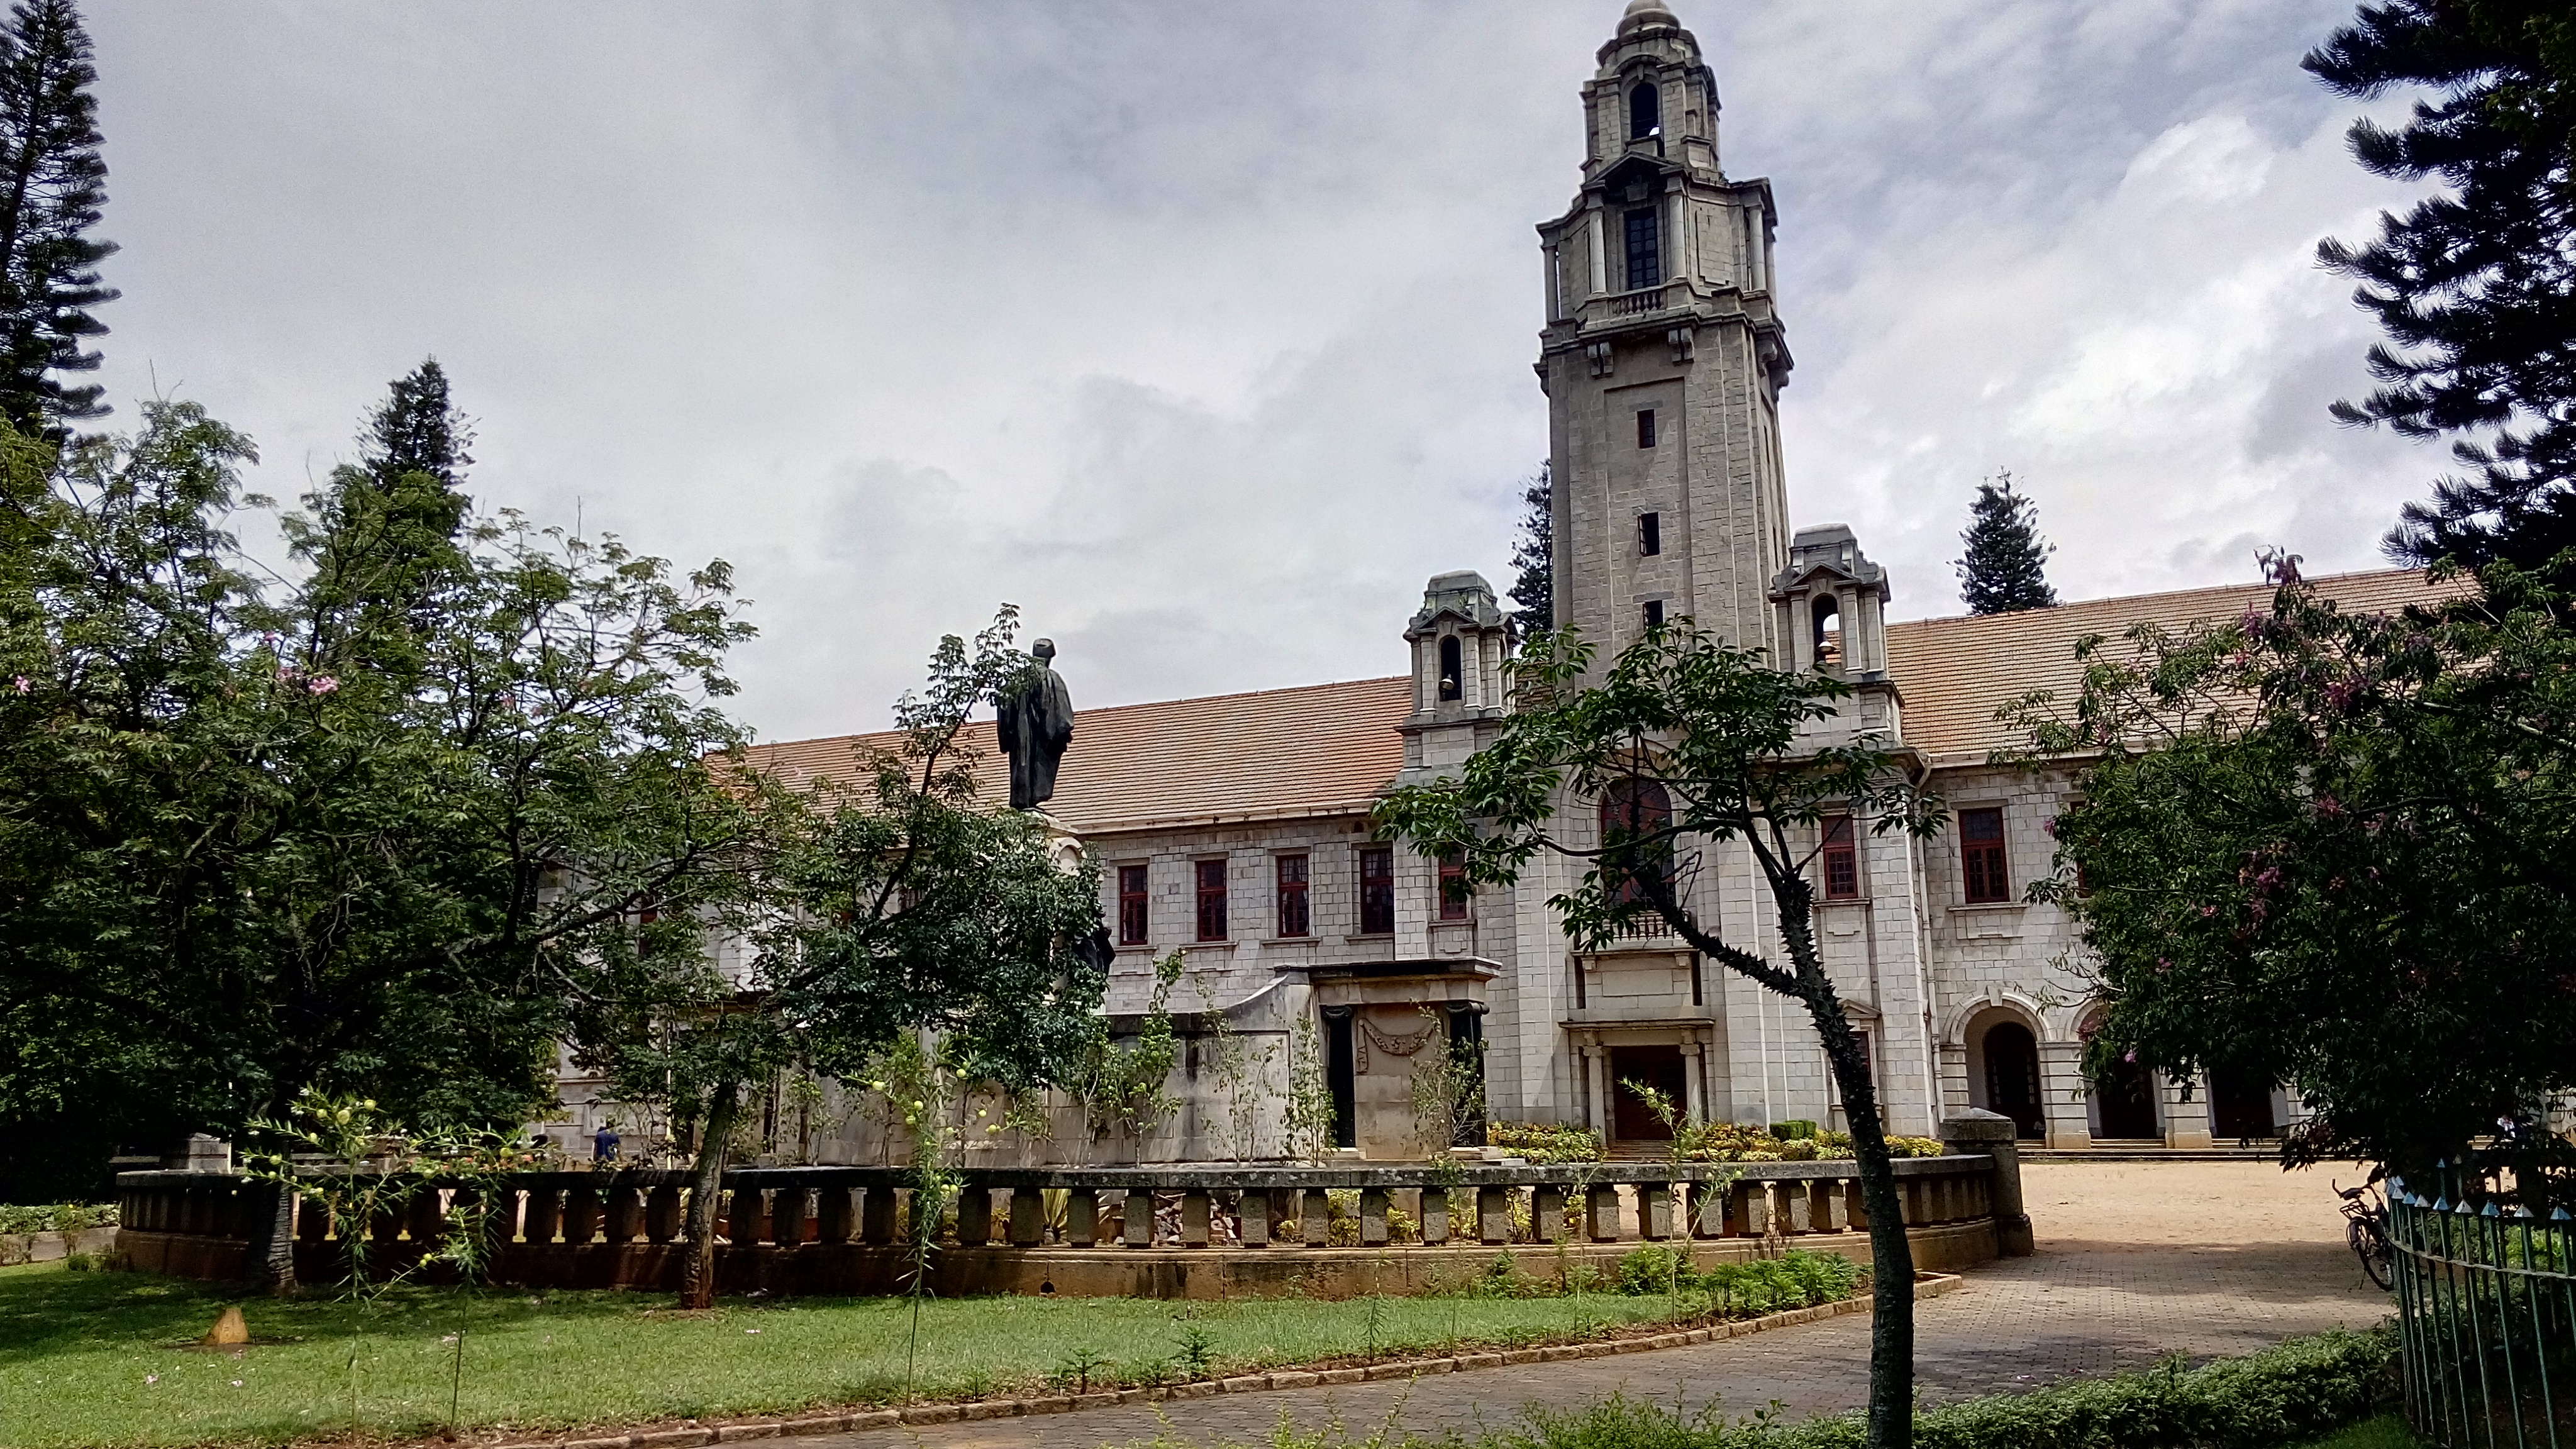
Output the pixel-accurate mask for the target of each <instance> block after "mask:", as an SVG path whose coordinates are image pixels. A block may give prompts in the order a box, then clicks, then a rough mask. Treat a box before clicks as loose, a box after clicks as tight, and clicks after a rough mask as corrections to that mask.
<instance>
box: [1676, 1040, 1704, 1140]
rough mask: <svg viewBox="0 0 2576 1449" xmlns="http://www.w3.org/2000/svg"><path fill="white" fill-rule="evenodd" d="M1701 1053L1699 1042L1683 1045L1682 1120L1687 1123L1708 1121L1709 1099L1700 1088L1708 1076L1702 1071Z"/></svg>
mask: <svg viewBox="0 0 2576 1449" xmlns="http://www.w3.org/2000/svg"><path fill="white" fill-rule="evenodd" d="M1700 1053H1701V1047H1700V1044H1699V1043H1698V1042H1695V1041H1692V1042H1684V1043H1682V1120H1684V1121H1686V1122H1705V1121H1707V1120H1708V1098H1707V1095H1706V1094H1705V1092H1704V1091H1703V1090H1702V1089H1701V1086H1700V1081H1701V1079H1702V1078H1703V1077H1704V1076H1705V1075H1706V1073H1705V1072H1703V1071H1702V1070H1701V1067H1702V1065H1703V1063H1702V1059H1701V1055H1700Z"/></svg>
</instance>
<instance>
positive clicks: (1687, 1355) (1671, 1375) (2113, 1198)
mask: <svg viewBox="0 0 2576 1449" xmlns="http://www.w3.org/2000/svg"><path fill="white" fill-rule="evenodd" d="M2023 1181H2024V1191H2025V1196H2026V1197H2027V1199H2028V1203H2029V1207H2030V1215H2031V1218H2032V1221H2033V1224H2034V1226H2035V1228H2036V1229H2037V1232H2038V1236H2039V1251H2038V1252H2036V1253H2034V1254H2033V1255H2032V1256H2030V1257H2027V1258H2017V1259H2008V1260H2005V1261H2004V1262H2001V1263H1997V1264H1993V1265H1990V1266H1988V1267H1984V1268H1980V1269H1977V1270H1975V1271H1974V1272H1972V1273H1970V1274H1969V1275H1968V1285H1967V1287H1965V1288H1964V1289H1961V1290H1960V1291H1958V1292H1954V1293H1951V1294H1948V1295H1945V1296H1943V1297H1940V1298H1935V1299H1931V1300H1928V1301H1926V1302H1924V1303H1922V1304H1920V1305H1918V1306H1917V1308H1916V1311H1915V1333H1916V1356H1915V1364H1916V1372H1917V1375H1918V1377H1919V1379H1920V1382H1921V1385H1922V1391H1923V1395H1924V1397H1925V1399H1926V1400H1928V1401H1932V1402H1939V1401H1943V1400H1948V1399H1957V1398H1965V1397H1970V1396H1973V1395H1977V1394H1985V1393H1994V1392H1998V1391H2006V1390H2012V1389H2027V1388H2033V1387H2036V1386H2038V1385H2040V1384H2044V1383H2048V1382H2051V1381H2053V1380H2057V1379H2065V1378H2076V1377H2084V1376H2089V1375H2095V1374H2103V1373H2110V1372H2114V1371H2116V1370H2120V1369H2129V1368H2140V1367H2145V1366H2147V1365H2150V1364H2153V1363H2154V1362H2155V1361H2156V1360H2157V1359H2159V1358H2161V1357H2162V1356H2164V1355H2166V1354H2169V1353H2181V1354H2185V1355H2188V1356H2190V1357H2192V1358H2195V1359H2199V1358H2210V1357H2215V1356H2218V1355H2222V1354H2232V1353H2243V1352H2245V1351H2247V1350H2250V1349H2255V1348H2260V1347H2262V1346H2263V1345H2265V1344H2267V1343H2271V1342H2273V1341H2275V1340H2278V1339H2282V1338H2287V1337H2291V1336H2293V1335H2296V1334H2302V1333H2313V1332H2316V1331H2317V1330H2320V1329H2325V1328H2334V1327H2362V1326H2366V1325H2368V1324H2371V1323H2374V1322H2377V1321H2378V1320H2379V1319H2380V1318H2381V1317H2382V1316H2383V1315H2384V1314H2385V1313H2386V1312H2387V1301H2388V1300H2387V1298H2386V1297H2385V1295H2383V1294H2381V1293H2379V1292H2378V1291H2377V1290H2375V1289H2373V1288H2372V1287H2371V1286H2370V1284H2369V1282H2368V1281H2367V1280H2365V1279H2364V1278H2363V1277H2362V1276H2361V1269H2360V1267H2359V1265H2358V1264H2356V1263H2355V1262H2354V1260H2353V1257H2352V1255H2351V1253H2349V1252H2348V1251H2346V1250H2345V1248H2344V1246H2343V1231H2342V1230H2343V1220H2342V1219H2341V1218H2340V1217H2339V1216H2338V1215H2337V1214H2336V1211H2335V1201H2334V1196H2333V1194H2332V1192H2330V1191H2329V1190H2328V1188H2327V1184H2326V1180H2325V1177H2324V1176H2322V1175H2320V1174H2319V1173H2315V1172H2305V1173H2296V1174H2284V1173H2282V1172H2281V1171H2280V1169H2278V1168H2276V1167H2271V1166H2267V1165H2263V1164H2259V1163H2244V1162H2187V1163H2182V1162H2178V1163H2035V1164H2032V1165H2030V1166H2028V1167H2026V1168H2025V1169H2024V1179H2023ZM1868 1364H1869V1318H1868V1316H1867V1315H1865V1314H1854V1315H1851V1316H1849V1317H1843V1318H1836V1319H1831V1320H1828V1321H1826V1322H1822V1323H1815V1324H1807V1325H1802V1326H1799V1327H1795V1328H1785V1329H1776V1330H1773V1331H1771V1332H1768V1333H1762V1334H1756V1335H1753V1336H1750V1337H1746V1338H1740V1339H1724V1340H1720V1341H1718V1342H1715V1343H1710V1344H1702V1345H1698V1346H1695V1347H1690V1348H1675V1349H1665V1350H1661V1351H1658V1352H1653V1353H1640V1354H1624V1355H1618V1356H1614V1357H1607V1358H1593V1359H1576V1360H1570V1361H1567V1362H1563V1363H1553V1364H1547V1365H1544V1366H1540V1365H1526V1366H1522V1367H1517V1368H1503V1369H1480V1370H1475V1371H1471V1372H1467V1373H1455V1374H1444V1375H1441V1376H1439V1377H1436V1378H1427V1379H1422V1380H1420V1381H1418V1382H1414V1383H1410V1384H1405V1383H1370V1384H1348V1385H1341V1386H1336V1387H1332V1388H1313V1389H1285V1390H1281V1391H1279V1392H1276V1393H1260V1394H1225V1395H1221V1396H1218V1397H1215V1398H1207V1399H1192V1400H1185V1401H1178V1402H1171V1403H1165V1404H1135V1405H1122V1406H1119V1407H1115V1408H1106V1409H1091V1410H1085V1411H1082V1412H1078V1413H1071V1414H1048V1415H1040V1416H1036V1417H1030V1418H1019V1419H993V1420H985V1421H982V1422H978V1423H961V1424H943V1425H935V1426H927V1427H913V1428H903V1429H886V1430H877V1431H874V1432H870V1433H864V1434H835V1435H825V1436H818V1437H813V1438H802V1439H781V1440H776V1441H773V1442H775V1443H776V1444H778V1445H780V1446H782V1449H785V1446H795V1449H896V1446H912V1445H920V1446H924V1449H1097V1446H1100V1445H1104V1444H1128V1443H1134V1442H1137V1441H1141V1440H1147V1439H1152V1438H1155V1437H1157V1436H1160V1435H1170V1436H1173V1437H1178V1438H1185V1439H1189V1440H1192V1441H1196V1442H1199V1443H1203V1444H1206V1443H1216V1442H1220V1441H1228V1442H1232V1443H1236V1444H1262V1443H1267V1442H1269V1440H1270V1437H1271V1433H1272V1430H1273V1429H1274V1428H1275V1427H1276V1426H1277V1424H1278V1421H1279V1416H1280V1414H1281V1413H1282V1412H1285V1413H1287V1414H1289V1415H1291V1416H1293V1417H1294V1418H1296V1419H1297V1420H1298V1421H1299V1422H1300V1423H1304V1424H1309V1425H1313V1424H1322V1423H1326V1422H1331V1421H1336V1420H1338V1421H1339V1422H1341V1423H1342V1424H1344V1425H1347V1426H1349V1427H1351V1428H1352V1429H1354V1430H1358V1431H1361V1432H1365V1431H1366V1430H1368V1429H1370V1428H1373V1427H1374V1426H1375V1425H1376V1424H1378V1423H1379V1422H1380V1421H1382V1420H1385V1419H1388V1418H1390V1417H1394V1418H1396V1419H1398V1420H1399V1421H1400V1422H1401V1423H1402V1424H1403V1425H1405V1426H1406V1427H1408V1428H1411V1429H1414V1430H1418V1431H1422V1432H1425V1433H1437V1432H1438V1431H1440V1430H1443V1429H1447V1428H1453V1427H1454V1428H1461V1429H1466V1428H1472V1427H1474V1426H1475V1425H1476V1424H1478V1423H1488V1424H1498V1423H1502V1422H1506V1421H1508V1420H1510V1419H1511V1418H1512V1417H1514V1414H1515V1411H1516V1410H1517V1409H1518V1408H1519V1407H1520V1406H1521V1405H1523V1404H1527V1403H1533V1402H1537V1403H1546V1404H1551V1405H1579V1404H1584V1403H1589V1402H1591V1401H1593V1400H1596V1399H1601V1398H1606V1397H1608V1396H1609V1395H1611V1394H1613V1393H1618V1392H1625V1393H1628V1394H1631V1395H1634V1396H1638V1397H1643V1398H1650V1399H1653V1400H1655V1401H1657V1402H1660V1403H1676V1402H1678V1403H1679V1404H1681V1405H1682V1406H1683V1407H1685V1408H1688V1409H1697V1408H1700V1407H1701V1406H1703V1405H1706V1404H1708V1403H1710V1402H1712V1401H1716V1402H1718V1403H1720V1404H1722V1405H1723V1406H1724V1407H1725V1409H1726V1411H1727V1412H1728V1413H1731V1414H1736V1413H1750V1412H1752V1411H1753V1410H1755V1409H1758V1408H1761V1407H1762V1406H1763V1405H1765V1404H1767V1403H1772V1402H1777V1403H1779V1404H1780V1405H1782V1406H1783V1407H1784V1408H1785V1409H1786V1410H1788V1411H1789V1412H1790V1413H1792V1414H1793V1415H1798V1416H1803V1415H1805V1414H1810V1413H1820V1412H1828V1411H1833V1410H1840V1409H1851V1408H1857V1407H1859V1406H1860V1405H1861V1404H1862V1403H1863V1402H1865V1401H1866V1399H1867V1397H1868V1378H1869V1372H1868Z"/></svg>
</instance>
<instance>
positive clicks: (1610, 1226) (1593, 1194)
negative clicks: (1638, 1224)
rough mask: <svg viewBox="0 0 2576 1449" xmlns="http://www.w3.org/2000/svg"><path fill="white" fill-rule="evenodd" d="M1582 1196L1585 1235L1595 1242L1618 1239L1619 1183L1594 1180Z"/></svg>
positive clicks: (1609, 1241)
mask: <svg viewBox="0 0 2576 1449" xmlns="http://www.w3.org/2000/svg"><path fill="white" fill-rule="evenodd" d="M1583 1196H1584V1214H1583V1216H1584V1231H1585V1233H1586V1235H1588V1236H1589V1237H1590V1238H1591V1239H1592V1241H1594V1242H1596V1243H1615V1242H1617V1241H1619V1185H1618V1184H1617V1183H1612V1182H1596V1183H1594V1184H1592V1186H1591V1187H1590V1188H1588V1189H1586V1190H1585V1192H1584V1195H1583Z"/></svg>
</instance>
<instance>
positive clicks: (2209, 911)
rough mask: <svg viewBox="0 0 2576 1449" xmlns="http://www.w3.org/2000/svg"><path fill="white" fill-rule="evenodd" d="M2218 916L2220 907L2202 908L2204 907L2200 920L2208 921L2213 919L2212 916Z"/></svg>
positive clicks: (2201, 910)
mask: <svg viewBox="0 0 2576 1449" xmlns="http://www.w3.org/2000/svg"><path fill="white" fill-rule="evenodd" d="M2217 914H2218V907H2216V906H2202V907H2201V908H2200V918H2201V919H2202V920H2204V921H2206V920H2208V919H2209V918H2210V917H2212V916H2214V915H2217Z"/></svg>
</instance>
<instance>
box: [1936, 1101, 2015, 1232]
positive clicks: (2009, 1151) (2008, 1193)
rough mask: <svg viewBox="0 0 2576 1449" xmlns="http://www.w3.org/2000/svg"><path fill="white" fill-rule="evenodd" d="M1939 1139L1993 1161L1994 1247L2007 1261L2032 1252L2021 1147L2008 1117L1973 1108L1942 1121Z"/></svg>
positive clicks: (1955, 1147)
mask: <svg viewBox="0 0 2576 1449" xmlns="http://www.w3.org/2000/svg"><path fill="white" fill-rule="evenodd" d="M1941 1140H1942V1141H1943V1142H1946V1143H1948V1144H1950V1146H1951V1149H1952V1150H1953V1151H1957V1152H1983V1153H1986V1154H1988V1155H1990V1156H1992V1157H1993V1158H1994V1160H1995V1171H1994V1182H1993V1184H1992V1187H1991V1188H1990V1192H1991V1194H1992V1200H1993V1202H1994V1213H1995V1248H1996V1250H1997V1251H1998V1252H2001V1253H2002V1254H2003V1255H2004V1256H2005V1257H2007V1258H2020V1257H2027V1256H2028V1255H2029V1253H2030V1251H2031V1229H2030V1213H2029V1212H2028V1211H2027V1210H2025V1209H2024V1208H2023V1206H2022V1196H2021V1146H2020V1144H2019V1143H2017V1142H2015V1141H2014V1140H2013V1123H2012V1119H2011V1118H2010V1117H2006V1116H2003V1115H2001V1114H1999V1113H1994V1112H1987V1111H1981V1110H1978V1109H1975V1108H1971V1109H1969V1110H1968V1111H1967V1112H1965V1113H1962V1114H1960V1115H1958V1116H1953V1117H1945V1118H1943V1119H1942V1120H1941Z"/></svg>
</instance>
